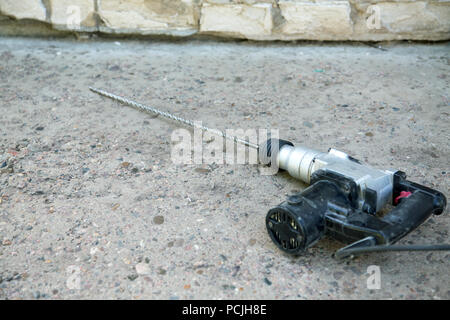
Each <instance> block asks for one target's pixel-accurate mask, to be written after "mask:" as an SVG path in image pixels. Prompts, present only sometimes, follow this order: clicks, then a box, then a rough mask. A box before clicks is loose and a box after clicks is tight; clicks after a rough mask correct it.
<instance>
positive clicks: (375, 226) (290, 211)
mask: <svg viewBox="0 0 450 320" xmlns="http://www.w3.org/2000/svg"><path fill="white" fill-rule="evenodd" d="M311 182H312V183H311V185H310V186H309V187H308V188H306V189H305V190H304V191H303V192H300V193H298V194H295V195H292V196H289V197H288V198H287V200H286V201H284V202H282V203H280V204H279V205H278V206H276V207H275V208H273V209H271V210H270V211H269V212H268V214H267V216H266V227H267V230H268V233H269V235H270V237H271V239H272V240H273V242H274V243H275V244H276V245H277V246H278V247H279V248H280V249H281V250H283V251H284V252H286V253H289V254H300V253H302V252H303V251H304V250H305V249H306V248H309V247H311V246H312V245H314V243H316V242H317V241H318V240H320V239H321V238H322V237H323V236H324V235H329V236H331V237H333V238H335V239H337V240H339V241H341V242H344V243H358V242H359V243H358V245H365V246H370V245H379V244H392V243H394V242H396V241H398V240H399V239H401V238H402V237H404V236H405V235H407V234H408V233H409V232H411V231H412V230H414V229H416V228H417V227H418V226H419V225H420V224H422V223H423V222H424V221H425V220H426V219H427V218H428V217H429V216H430V215H431V214H436V215H438V214H441V213H442V212H443V211H444V209H445V206H446V204H447V200H446V198H445V196H444V195H443V194H442V193H440V192H439V191H436V190H433V189H430V188H428V187H425V186H422V185H420V184H417V183H414V182H411V181H408V180H406V175H405V174H404V173H403V172H400V171H399V172H397V173H395V174H394V188H393V199H392V202H393V204H394V207H393V209H392V210H391V211H390V212H389V213H387V214H386V215H384V216H383V217H378V216H376V215H375V214H374V212H373V210H372V208H371V207H370V206H363V208H362V209H359V207H358V203H357V200H358V199H357V190H356V185H355V183H354V182H353V181H351V180H348V181H346V179H345V178H344V177H340V178H337V177H336V176H335V174H331V173H328V172H326V171H322V170H319V171H317V172H315V173H314V174H313V176H312V179H311ZM402 191H403V192H404V193H402ZM405 192H406V193H405ZM403 194H406V196H404V197H403V198H402V197H401V195H403ZM395 200H398V202H396V201H395ZM366 238H367V239H372V241H362V242H361V241H360V240H362V239H366Z"/></svg>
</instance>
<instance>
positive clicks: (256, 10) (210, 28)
mask: <svg viewBox="0 0 450 320" xmlns="http://www.w3.org/2000/svg"><path fill="white" fill-rule="evenodd" d="M272 28H273V20H272V5H271V4H269V3H258V4H254V5H247V4H209V3H204V4H203V6H202V11H201V19H200V32H201V33H210V34H216V35H221V36H232V37H240V38H248V39H260V38H264V37H265V36H268V35H270V34H271V33H272Z"/></svg>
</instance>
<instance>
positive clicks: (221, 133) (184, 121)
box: [89, 87, 259, 150]
mask: <svg viewBox="0 0 450 320" xmlns="http://www.w3.org/2000/svg"><path fill="white" fill-rule="evenodd" d="M89 89H90V90H91V91H93V92H95V93H98V94H99V95H102V96H104V97H108V98H111V99H113V100H116V101H119V102H121V103H123V104H125V105H127V106H130V107H133V108H136V109H138V110H143V111H147V112H152V113H155V114H157V115H160V116H163V117H165V118H168V119H171V120H174V121H177V122H180V123H182V124H185V125H187V126H190V127H193V128H198V129H201V130H203V131H208V132H211V133H213V134H215V135H217V136H220V137H223V138H225V139H228V140H232V141H234V142H235V143H240V144H243V145H245V146H248V147H251V148H254V149H256V150H258V149H259V146H258V145H257V144H254V143H251V142H250V141H248V140H243V139H240V138H238V137H237V136H231V135H228V134H226V133H225V132H224V131H220V130H217V129H212V128H208V127H206V126H204V125H201V124H200V123H197V122H194V121H191V120H187V119H184V118H181V117H178V116H175V115H173V114H171V113H168V112H165V111H161V110H158V109H156V108H153V107H150V106H146V105H143V104H141V103H138V102H135V101H132V100H129V99H127V98H124V97H121V96H118V95H115V94H112V93H109V92H106V91H104V90H100V89H96V88H93V87H89Z"/></svg>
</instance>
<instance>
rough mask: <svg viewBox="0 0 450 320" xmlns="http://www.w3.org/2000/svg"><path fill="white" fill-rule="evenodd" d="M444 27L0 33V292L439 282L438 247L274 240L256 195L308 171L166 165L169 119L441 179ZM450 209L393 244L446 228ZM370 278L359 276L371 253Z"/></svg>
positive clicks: (324, 291) (414, 289)
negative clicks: (275, 133)
mask: <svg viewBox="0 0 450 320" xmlns="http://www.w3.org/2000/svg"><path fill="white" fill-rule="evenodd" d="M449 53H450V50H449V44H448V43H436V44H414V43H385V44H381V47H378V46H372V45H371V46H369V45H366V44H361V43H360V44H339V43H329V44H320V43H316V44H310V43H303V44H301V43H300V44H283V43H273V44H256V43H249V42H214V41H190V42H183V41H178V42H173V43H170V42H162V41H149V40H143V41H124V40H119V42H118V41H115V40H100V39H97V41H78V42H77V41H71V40H67V39H66V40H57V41H56V40H55V41H53V40H40V39H21V38H0V166H2V168H1V169H0V170H1V171H0V172H1V173H0V199H1V202H0V241H1V245H0V298H2V299H80V298H81V299H94V298H96V299H117V298H121V299H227V298H233V299H449V298H450V290H449V289H450V286H449V284H450V277H449V273H448V269H449V257H450V254H449V253H447V252H416V253H404V252H389V253H379V254H370V255H368V254H366V255H362V256H360V257H357V258H356V259H354V260H346V261H337V260H335V259H334V258H333V257H332V254H333V252H334V251H335V250H337V249H338V248H340V247H341V244H339V243H337V242H335V241H333V240H332V239H327V238H324V239H323V240H321V241H320V242H319V243H317V245H316V246H314V247H313V248H311V249H309V250H308V251H307V252H306V253H305V254H304V255H303V256H301V257H298V258H293V257H290V256H287V255H285V254H283V253H281V252H280V251H279V250H278V249H277V248H276V247H275V246H274V245H273V244H272V242H271V241H270V239H269V237H268V235H267V233H266V230H265V226H264V218H265V214H266V212H267V210H268V209H269V208H271V207H273V206H275V205H276V204H278V203H279V202H281V201H282V200H283V199H284V198H285V197H286V195H288V194H291V193H294V192H297V191H299V190H302V189H303V188H304V187H305V185H303V184H302V183H301V182H299V181H296V180H294V179H292V178H290V177H289V176H288V175H287V174H283V173H281V174H278V175H275V176H264V175H260V174H259V172H258V168H257V167H255V166H254V165H250V166H244V165H212V166H208V165H175V164H173V163H172V161H171V158H170V152H171V145H172V144H171V134H172V132H173V131H174V130H175V129H177V128H178V126H177V125H176V124H175V123H171V122H169V121H165V120H163V119H160V118H159V117H158V118H155V117H152V116H149V115H147V114H144V113H140V112H138V111H136V110H133V109H130V108H126V107H123V106H121V105H119V104H117V103H116V102H113V101H111V100H109V99H105V98H102V97H100V96H97V95H95V94H94V93H92V92H90V91H89V90H88V86H95V87H99V88H103V89H106V90H109V91H111V92H113V93H117V94H121V95H124V96H127V97H130V98H132V99H134V100H136V101H139V102H142V103H145V104H149V105H153V106H155V107H159V108H161V109H164V110H168V111H172V112H174V113H177V114H179V115H182V116H185V117H186V118H189V119H196V120H198V119H202V120H203V123H204V124H207V125H210V126H211V127H217V128H220V129H226V128H268V127H272V128H277V129H279V130H280V136H281V137H284V138H286V139H289V140H291V141H294V142H296V143H299V144H305V145H307V146H310V147H314V148H316V149H319V150H324V151H326V150H327V149H328V148H329V147H334V148H337V149H339V150H342V151H345V152H347V153H349V154H350V155H352V156H354V157H356V158H358V159H360V160H362V161H364V162H366V163H368V164H370V165H372V166H375V167H379V168H395V169H400V170H403V171H405V172H406V173H407V174H408V176H409V178H410V179H411V180H413V181H416V182H418V183H422V184H426V185H428V186H430V187H433V188H436V189H438V190H440V191H442V192H443V193H444V194H445V195H446V196H447V197H448V195H449V187H450V184H449V174H450V168H449V161H448V159H449V154H450V153H449V151H450V146H449V143H448V141H449V134H450V131H449V126H448V123H449V115H450V109H449V92H450V90H449V79H450V78H449V77H450V73H449V71H450V66H449V64H450V54H449ZM449 226H450V219H449V217H448V209H447V210H446V212H445V213H444V214H443V215H441V216H435V217H432V218H431V219H429V220H428V221H426V222H425V223H424V224H423V225H422V226H421V227H420V228H419V229H418V230H416V231H415V232H413V233H411V234H410V235H408V236H407V237H405V238H404V239H402V240H401V241H400V243H401V244H413V243H414V244H424V243H430V244H431V243H449V242H450V241H449ZM372 265H375V266H378V267H379V268H380V272H381V273H380V274H381V278H380V280H381V282H380V287H381V288H380V289H370V288H368V287H367V281H368V280H370V279H369V274H368V273H367V270H368V267H369V266H372Z"/></svg>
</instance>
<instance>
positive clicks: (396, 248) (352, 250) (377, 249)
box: [335, 244, 450, 259]
mask: <svg viewBox="0 0 450 320" xmlns="http://www.w3.org/2000/svg"><path fill="white" fill-rule="evenodd" d="M447 250H450V244H432V245H403V246H398V245H397V246H392V245H388V246H371V247H360V248H349V249H344V250H342V249H341V250H338V251H336V254H335V257H336V258H338V259H339V258H345V257H347V256H349V255H355V254H361V253H367V252H382V251H447Z"/></svg>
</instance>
